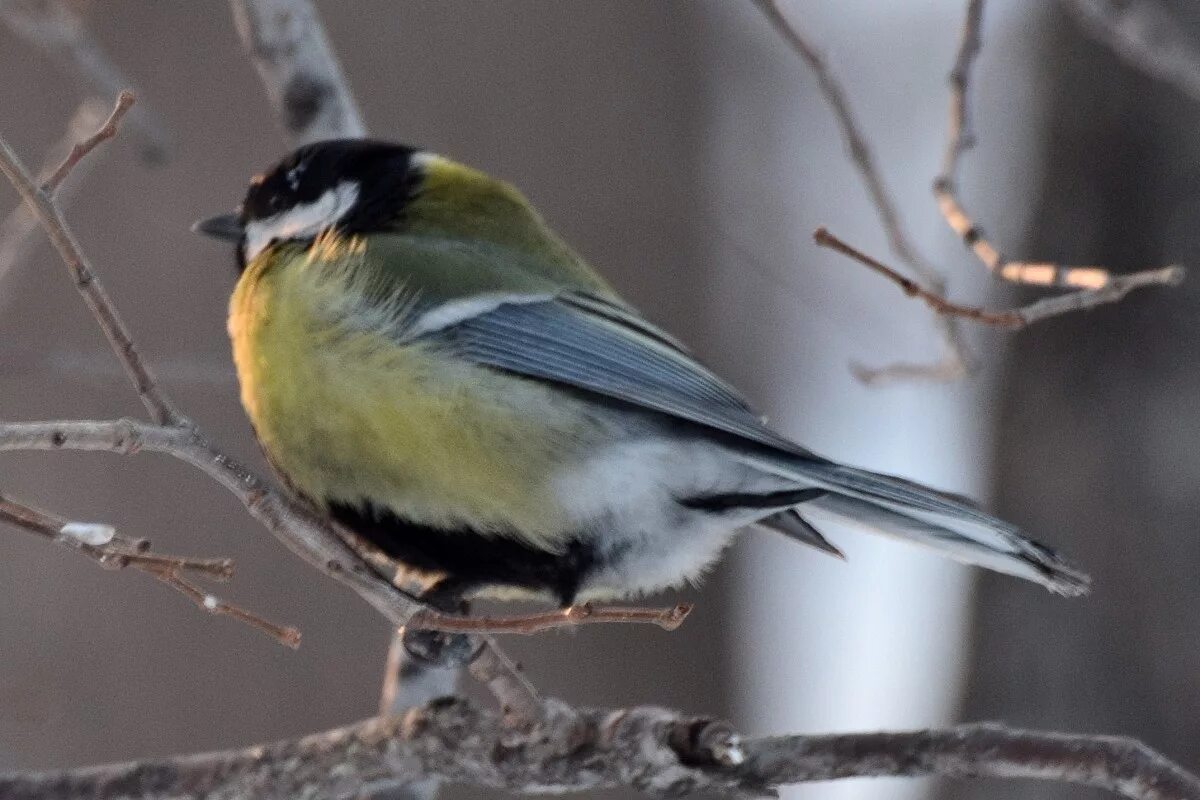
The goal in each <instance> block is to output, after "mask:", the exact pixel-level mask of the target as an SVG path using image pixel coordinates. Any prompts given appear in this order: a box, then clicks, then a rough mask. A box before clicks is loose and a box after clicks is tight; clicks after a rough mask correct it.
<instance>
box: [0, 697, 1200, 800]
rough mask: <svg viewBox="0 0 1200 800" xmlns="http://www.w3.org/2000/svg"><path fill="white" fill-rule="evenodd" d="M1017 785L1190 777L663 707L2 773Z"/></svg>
mask: <svg viewBox="0 0 1200 800" xmlns="http://www.w3.org/2000/svg"><path fill="white" fill-rule="evenodd" d="M885 776H887V777H923V776H942V777H948V778H955V779H963V778H1009V779H1012V778H1021V779H1033V780H1043V781H1055V782H1060V783H1069V784H1076V785H1081V786H1091V787H1096V788H1100V789H1106V790H1108V791H1111V792H1115V793H1117V794H1120V795H1122V796H1124V797H1128V798H1131V800H1196V799H1197V798H1200V780H1198V779H1197V778H1196V776H1194V775H1192V774H1190V773H1189V772H1187V771H1186V770H1184V769H1182V768H1181V767H1180V766H1178V765H1177V764H1175V763H1173V762H1171V761H1170V760H1168V759H1167V758H1165V757H1164V756H1162V755H1161V754H1159V753H1157V752H1155V751H1154V750H1151V749H1150V748H1148V747H1146V746H1145V745H1143V744H1141V743H1140V742H1137V741H1135V740H1133V739H1126V738H1119V737H1107V736H1079V735H1070V734H1061V733H1046V732H1042V731H1030V730H1019V729H1013V728H1006V727H1003V726H1000V725H962V726H959V727H954V728H943V729H930V730H919V731H899V732H884V733H850V734H833V735H818V736H805V735H793V736H772V737H763V738H744V737H741V736H739V735H738V734H737V733H736V732H735V731H734V730H733V729H732V728H731V727H730V726H729V725H728V724H726V723H724V722H721V721H715V720H711V719H704V718H695V717H687V716H684V715H682V714H679V713H678V712H673V711H669V710H666V709H662V708H652V707H638V708H624V709H575V708H571V707H569V706H567V705H566V704H564V703H561V702H558V701H554V700H551V701H547V702H546V703H544V704H542V706H541V710H540V713H539V715H538V716H537V717H536V718H535V720H534V722H533V724H530V725H527V726H523V727H514V726H513V725H512V724H511V723H510V720H509V719H508V718H506V716H505V715H502V714H497V713H494V712H490V711H486V710H483V709H481V708H479V707H478V706H476V705H474V704H471V703H469V702H467V701H465V700H456V699H450V698H442V699H440V700H438V701H435V702H433V703H430V704H429V705H427V706H425V707H423V708H417V709H413V710H411V711H409V712H408V713H405V714H402V715H395V716H384V717H377V718H375V719H370V720H366V721H364V722H360V723H358V724H355V725H350V726H347V727H344V728H338V729H335V730H331V731H326V732H323V733H318V734H313V735H310V736H305V737H303V738H300V739H293V740H289V741H284V742H277V743H275V744H269V745H258V746H255V747H251V748H246V749H242V750H229V751H224V752H216V753H203V754H196V755H188V756H178V757H174V758H168V759H162V760H157V761H142V762H131V763H125V764H112V765H108V766H100V767H87V768H82V769H72V770H65V771H60V772H51V773H41V774H38V773H16V774H9V775H0V796H3V797H4V798H5V800H44V798H46V797H55V798H57V799H58V800H83V798H87V800H165V799H166V798H188V799H189V800H200V799H201V798H204V799H205V800H215V799H216V798H231V797H254V798H256V800H285V798H286V799H287V800H291V798H296V797H338V798H349V797H363V796H365V795H367V794H369V793H371V792H375V791H380V790H386V789H387V788H389V787H393V786H398V785H401V784H409V783H412V782H415V781H422V780H442V781H451V782H455V783H462V784H469V785H473V786H478V787H481V788H485V789H490V790H493V791H507V792H516V793H521V794H539V795H540V794H544V793H546V792H548V791H551V792H554V793H564V792H582V791H596V790H600V789H613V788H624V789H634V790H637V791H640V792H643V793H646V794H650V795H658V796H670V797H679V796H685V795H695V794H705V795H708V796H713V795H715V796H724V795H728V794H731V793H736V794H737V795H739V796H746V795H760V794H770V793H772V790H773V789H774V788H775V787H779V786H784V785H788V784H794V783H807V782H813V781H827V780H838V779H843V778H854V777H885Z"/></svg>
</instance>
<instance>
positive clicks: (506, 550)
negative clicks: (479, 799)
mask: <svg viewBox="0 0 1200 800" xmlns="http://www.w3.org/2000/svg"><path fill="white" fill-rule="evenodd" d="M194 230H196V231H197V232H200V233H203V234H207V235H209V236H214V237H217V238H218V239H223V240H227V241H229V242H232V243H233V244H234V246H235V251H236V267H237V271H238V277H237V281H236V285H235V287H234V289H233V292H232V297H231V299H230V305H229V317H228V330H229V336H230V339H231V343H232V351H233V360H234V363H235V366H236V371H237V375H238V380H239V384H240V391H241V401H242V404H243V406H244V408H245V411H246V413H247V415H248V417H249V420H250V422H251V424H252V426H253V429H254V432H255V435H256V437H257V439H258V442H259V444H260V446H261V448H262V450H263V452H264V454H265V456H266V459H267V461H268V462H269V463H270V464H271V466H272V467H273V469H274V470H275V471H276V473H277V474H278V475H279V476H280V478H281V480H282V482H283V483H284V484H285V485H286V486H287V487H288V489H289V490H290V491H292V492H293V493H295V494H296V495H298V496H299V497H300V498H301V499H303V500H305V501H306V502H308V503H309V504H311V505H312V506H313V507H315V508H316V509H318V510H319V511H320V512H322V513H324V514H327V515H328V517H329V518H331V519H332V520H335V521H336V522H337V523H339V524H340V525H342V526H345V527H346V528H347V529H349V530H351V531H353V532H354V533H355V534H356V535H358V536H360V537H362V538H363V539H365V540H366V541H368V542H370V543H371V544H372V545H373V546H374V547H376V548H378V549H379V550H380V551H382V552H383V553H384V554H385V555H386V556H388V557H389V558H390V559H392V560H393V561H394V562H395V563H396V564H397V565H399V567H400V568H401V569H402V570H403V571H405V573H406V574H408V575H410V576H413V577H414V578H415V579H417V580H419V581H420V584H421V585H422V586H423V587H424V593H423V595H422V596H423V597H424V598H425V599H427V601H428V602H430V603H432V604H434V605H436V606H438V607H444V608H456V607H464V604H465V603H467V602H469V601H470V600H474V599H476V598H487V599H495V600H508V599H535V600H543V601H547V602H550V603H553V604H556V605H559V606H562V607H568V606H571V605H574V604H578V603H584V602H592V601H615V600H621V599H627V598H637V597H641V596H644V595H647V594H649V593H653V592H657V591H660V590H665V589H670V588H675V587H680V586H682V585H684V584H686V583H688V582H694V581H696V580H698V579H699V578H701V577H702V576H703V575H704V574H705V572H706V570H708V569H709V568H710V567H711V565H713V564H714V563H715V562H716V561H717V560H718V559H719V557H720V555H721V553H722V552H723V551H724V549H725V548H726V547H727V546H728V544H729V543H730V542H731V540H732V539H733V537H734V536H735V534H736V533H737V532H738V531H739V530H741V529H743V528H746V527H749V526H751V525H753V524H758V525H760V526H762V527H765V528H768V529H772V530H774V531H778V532H780V533H782V534H784V535H786V536H788V537H791V538H792V539H795V540H797V541H799V542H801V543H803V544H806V545H810V546H812V547H815V548H817V549H818V550H821V551H824V552H826V553H830V554H832V555H835V556H841V551H840V550H839V548H837V547H836V546H835V545H834V544H832V543H831V542H830V540H829V539H828V538H827V537H826V535H825V534H824V533H823V531H822V529H821V528H819V527H818V525H820V526H821V527H822V528H823V527H824V526H825V525H827V524H828V523H829V522H831V521H833V522H839V523H848V525H849V527H851V528H859V529H866V530H869V531H873V532H877V533H883V534H888V535H891V536H893V537H898V538H900V539H904V540H908V541H911V542H915V543H917V544H921V545H925V546H928V547H931V548H933V549H934V550H935V551H937V552H939V553H942V554H944V555H946V556H949V557H950V558H953V559H956V560H958V561H961V562H965V563H967V564H973V565H978V566H981V567H984V568H988V569H991V570H994V571H997V572H1001V573H1007V574H1009V575H1013V576H1017V577H1020V578H1025V579H1028V580H1030V581H1033V582H1035V583H1038V584H1041V585H1042V586H1044V587H1046V588H1048V589H1049V590H1051V591H1052V592H1055V593H1058V594H1062V595H1079V594H1083V593H1085V592H1086V591H1087V590H1088V586H1089V582H1090V579H1089V578H1088V576H1087V575H1086V574H1085V573H1083V572H1081V571H1079V570H1078V569H1076V568H1074V567H1072V566H1071V565H1070V564H1068V563H1067V562H1066V561H1065V560H1064V559H1062V558H1061V557H1060V556H1059V555H1057V554H1056V553H1055V552H1054V551H1053V550H1051V549H1050V548H1048V547H1046V546H1044V545H1042V544H1038V543H1037V542H1035V541H1033V540H1031V539H1030V538H1028V537H1027V536H1026V535H1025V534H1024V533H1022V531H1021V530H1019V529H1018V528H1017V527H1015V526H1014V525H1011V524H1009V523H1007V522H1005V521H1003V520H1001V519H999V518H997V517H995V516H992V515H991V514H989V513H987V512H985V511H983V510H982V509H981V508H980V507H979V506H978V505H976V504H975V503H974V502H972V501H970V500H968V499H966V498H964V497H962V496H959V495H955V494H951V493H948V492H943V491H939V490H936V489H932V488H929V487H926V486H923V485H921V484H919V483H916V482H913V481H911V480H907V479H904V478H900V477H895V476H891V475H885V474H880V473H876V472H872V471H869V470H866V469H862V468H858V467H854V466H848V465H845V464H841V463H839V462H837V461H834V460H831V459H829V458H826V457H824V456H821V455H818V454H816V453H814V452H812V451H810V450H808V449H806V448H804V447H802V446H800V445H799V444H797V443H795V442H793V441H791V440H790V439H789V438H787V437H785V436H783V435H781V434H779V433H777V432H776V431H775V430H774V429H772V428H771V427H770V426H769V425H768V424H767V423H766V422H765V421H764V418H763V417H762V416H761V415H760V414H758V413H757V412H756V411H754V410H753V408H752V407H751V406H750V404H749V403H748V402H747V401H746V400H745V399H744V398H743V397H742V395H741V394H740V393H739V392H738V391H737V390H735V389H734V388H733V387H731V386H730V385H729V384H728V383H726V382H725V381H723V380H722V379H721V378H719V377H718V376H717V375H715V374H714V373H713V372H712V371H711V370H709V369H708V368H707V367H705V366H704V365H703V364H702V363H701V362H700V361H699V360H698V359H697V358H696V357H695V356H693V355H692V354H691V352H690V351H689V350H688V349H687V348H686V347H685V346H684V345H683V344H682V343H681V342H680V341H679V340H677V339H676V338H675V337H673V336H671V335H670V334H668V333H666V332H665V331H663V330H662V329H660V328H659V327H657V326H655V325H653V324H651V323H650V322H649V321H647V319H646V318H645V317H643V316H642V315H641V314H640V313H639V312H638V311H637V310H635V309H634V307H633V306H631V305H630V304H629V303H627V302H626V301H625V300H623V299H622V298H621V297H620V295H618V294H617V292H616V291H615V290H614V289H613V288H612V287H611V286H610V285H609V283H608V282H607V281H605V280H604V279H603V278H602V277H600V275H599V274H598V273H597V272H596V271H595V270H593V269H592V267H591V266H589V264H588V263H587V262H586V261H585V260H584V259H583V258H582V257H581V256H580V255H578V254H577V253H576V252H575V250H573V249H572V248H571V247H570V246H569V245H568V244H567V243H566V242H565V241H564V240H563V239H562V238H561V237H560V236H559V235H557V234H556V233H555V232H554V231H553V230H552V229H551V228H550V226H549V225H548V224H547V223H546V221H545V220H544V219H543V218H542V216H541V215H540V214H539V213H538V211H537V210H536V209H535V208H534V207H533V206H532V204H531V203H530V202H529V201H528V200H527V199H526V197H525V196H524V195H523V194H522V193H521V192H520V191H519V190H517V189H516V188H515V187H514V186H512V185H511V184H509V183H507V182H505V181H502V180H498V179H495V178H492V177H490V176H489V175H488V174H486V173H484V172H482V171H480V170H477V169H474V168H472V167H470V166H467V165H465V164H462V163H459V162H457V161H455V160H452V159H450V158H447V157H444V156H441V155H438V154H435V153H433V152H429V151H427V150H422V149H418V148H413V147H409V146H405V145H400V144H393V143H390V142H386V141H377V140H367V139H346V140H328V141H320V142H316V143H313V144H309V145H306V146H304V147H301V148H299V149H297V150H295V151H294V152H292V153H290V154H289V155H287V156H286V157H285V158H283V160H282V161H280V162H278V163H277V164H276V165H274V166H272V167H271V168H270V169H268V170H267V171H266V172H263V173H261V174H260V175H258V176H256V177H254V178H253V179H252V180H251V182H250V185H249V188H248V189H247V190H246V193H245V196H244V199H243V200H242V202H241V204H240V206H238V208H237V209H236V211H235V212H233V213H229V214H222V215H218V216H215V217H212V218H209V219H206V220H203V221H201V222H198V223H196V225H195V226H194Z"/></svg>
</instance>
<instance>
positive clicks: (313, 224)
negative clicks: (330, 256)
mask: <svg viewBox="0 0 1200 800" xmlns="http://www.w3.org/2000/svg"><path fill="white" fill-rule="evenodd" d="M356 200H358V184H357V183H355V182H353V181H345V182H342V183H339V184H338V185H337V186H336V187H334V188H333V189H330V190H329V191H327V192H325V194H323V195H321V196H320V197H318V198H317V199H316V200H314V201H312V202H311V203H302V204H300V205H296V206H292V207H291V208H289V209H287V210H286V211H281V212H279V213H278V214H276V215H275V216H273V217H267V218H266V219H259V220H254V221H252V222H248V223H246V260H247V261H251V260H253V259H254V257H255V256H257V255H258V254H259V253H261V252H262V251H263V250H264V249H265V248H266V247H267V245H269V244H270V243H271V242H273V241H277V240H286V239H311V238H313V237H314V236H316V235H317V234H318V233H320V232H321V231H323V230H325V229H327V228H331V227H333V226H334V225H336V224H337V223H338V222H339V221H341V219H342V217H344V216H345V215H346V213H347V212H349V211H350V209H351V208H353V207H354V203H355V201H356Z"/></svg>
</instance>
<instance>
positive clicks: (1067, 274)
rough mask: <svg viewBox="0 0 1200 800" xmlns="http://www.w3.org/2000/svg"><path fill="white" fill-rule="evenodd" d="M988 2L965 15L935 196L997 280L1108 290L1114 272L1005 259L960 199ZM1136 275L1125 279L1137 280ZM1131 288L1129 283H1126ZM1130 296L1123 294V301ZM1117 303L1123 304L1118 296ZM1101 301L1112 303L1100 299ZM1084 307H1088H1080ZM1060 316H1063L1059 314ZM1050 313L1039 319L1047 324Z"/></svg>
mask: <svg viewBox="0 0 1200 800" xmlns="http://www.w3.org/2000/svg"><path fill="white" fill-rule="evenodd" d="M983 10H984V0H968V2H967V9H966V15H965V18H964V21H963V28H962V33H961V36H960V40H959V47H958V53H957V55H956V56H955V59H954V68H953V69H952V70H951V72H950V110H949V115H948V123H947V127H948V132H947V138H946V150H945V152H944V154H943V156H942V167H941V171H940V172H939V173H938V175H937V177H936V178H935V179H934V182H933V194H934V197H935V198H936V199H937V204H938V209H939V210H940V211H941V213H942V216H943V217H944V218H945V220H946V223H947V224H948V225H949V226H950V228H951V229H952V230H953V231H954V232H955V233H957V234H958V236H959V237H960V238H961V239H962V240H963V243H964V244H966V246H967V247H968V248H969V249H970V250H971V252H973V253H974V254H975V257H976V258H977V259H979V262H980V263H982V264H983V266H984V267H985V268H986V269H987V270H988V272H990V273H991V274H992V275H994V276H996V277H998V278H1001V279H1003V280H1006V281H1009V282H1011V283H1019V284H1026V285H1031V286H1045V287H1058V288H1066V289H1082V290H1084V291H1087V292H1098V291H1100V290H1102V289H1106V288H1109V286H1110V285H1111V284H1112V282H1113V281H1114V280H1116V279H1115V278H1114V277H1113V275H1112V274H1111V272H1110V271H1109V270H1107V269H1105V268H1104V267H1098V266H1083V267H1077V266H1064V265H1061V264H1056V263H1052V262H1046V261H1010V260H1009V259H1007V258H1005V257H1004V255H1003V254H1002V253H1001V251H1000V249H999V248H998V247H996V245H994V244H993V243H992V242H991V241H990V240H989V239H988V238H987V237H986V236H985V235H984V233H983V229H982V228H980V227H979V225H978V224H976V222H975V221H974V219H973V218H972V217H971V216H970V214H969V213H968V212H967V210H966V209H965V208H964V207H963V205H962V201H961V200H960V199H959V195H958V170H959V165H960V164H961V161H962V155H963V153H965V152H966V151H967V150H968V149H970V148H971V147H972V146H973V145H974V144H975V135H974V132H973V128H972V125H971V114H970V106H969V100H970V84H971V70H972V68H973V67H974V65H975V60H976V58H977V57H978V55H979V52H980V50H981V49H982V46H983V39H982V34H981V31H982V28H983ZM1138 276H1139V277H1137V278H1136V280H1135V281H1134V282H1135V283H1137V285H1151V284H1155V283H1158V284H1171V283H1177V282H1178V280H1179V277H1180V276H1181V272H1180V268H1178V267H1175V268H1170V267H1169V268H1166V269H1155V270H1147V271H1145V272H1143V273H1138ZM1132 277H1133V276H1126V278H1132ZM1124 283H1125V284H1126V285H1129V281H1128V280H1126V281H1125V282H1124ZM1127 291H1128V290H1126V292H1124V293H1121V295H1120V296H1124V294H1125V293H1127ZM1116 299H1120V298H1119V297H1117V298H1116ZM1099 302H1112V300H1101V301H1099ZM1080 303H1084V305H1080ZM1050 307H1051V308H1054V307H1061V308H1063V309H1064V310H1066V311H1071V310H1075V309H1077V308H1086V307H1088V306H1087V305H1086V300H1085V299H1084V298H1080V299H1079V300H1078V301H1072V302H1069V303H1066V304H1063V305H1061V306H1050ZM1060 313H1061V312H1060ZM1046 316H1051V314H1043V315H1042V316H1040V317H1038V318H1039V319H1044V318H1045V317H1046Z"/></svg>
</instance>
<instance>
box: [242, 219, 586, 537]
mask: <svg viewBox="0 0 1200 800" xmlns="http://www.w3.org/2000/svg"><path fill="white" fill-rule="evenodd" d="M370 246H371V245H369V244H364V243H363V242H361V241H352V240H347V241H342V242H338V241H336V240H331V239H330V238H329V237H323V239H322V240H321V241H318V242H317V243H315V244H314V245H313V246H312V248H311V249H308V250H306V249H303V248H289V249H287V250H285V251H283V252H280V251H275V252H273V253H271V254H270V257H260V258H257V259H255V260H254V261H252V262H251V263H250V264H249V265H248V266H247V269H246V270H245V272H244V273H243V275H242V277H241V279H240V280H239V281H238V285H237V287H236V289H235V291H234V294H233V297H232V300H231V303H230V315H229V334H230V337H231V339H232V341H233V355H234V361H235V363H236V366H237V371H238V377H239V380H240V382H241V391H242V402H243V404H244V406H245V408H246V411H247V413H248V414H249V416H250V419H251V422H252V423H253V425H254V428H255V431H256V432H257V434H258V437H259V439H260V441H261V443H262V446H263V448H264V450H265V451H266V453H267V455H268V457H269V458H270V459H271V461H272V463H273V464H274V466H275V467H276V468H277V469H278V470H279V471H280V472H281V473H282V474H283V475H284V476H285V477H286V479H287V480H288V482H289V483H290V484H291V485H292V486H293V487H294V488H295V489H297V490H298V491H300V492H302V493H304V494H305V495H306V496H308V497H310V498H313V499H314V500H316V501H318V502H322V501H342V502H347V503H352V504H354V503H359V502H361V501H364V500H369V501H371V502H372V503H373V504H375V505H376V506H379V507H386V508H389V509H391V510H392V511H394V512H395V513H397V514H402V515H404V517H405V518H406V519H409V520H412V521H414V522H418V523H422V524H428V525H434V526H438V527H445V528H448V529H452V530H453V529H460V528H462V527H465V526H469V527H471V528H473V529H475V530H477V531H481V532H485V533H488V532H490V533H501V532H503V533H506V534H507V535H513V534H516V535H519V536H521V537H523V538H525V539H526V540H528V541H529V542H530V543H531V544H535V545H538V546H541V547H544V548H547V549H553V548H554V547H555V542H554V537H555V535H556V534H561V533H562V531H563V530H564V529H565V520H564V518H563V514H562V511H561V509H560V508H559V507H558V504H557V502H556V501H555V499H554V497H553V496H552V493H551V491H550V485H549V482H550V480H551V479H552V477H553V476H554V474H555V473H556V471H557V469H558V467H559V461H560V458H561V456H562V452H561V449H560V446H559V445H561V444H562V443H564V442H568V441H571V442H578V441H579V440H580V439H581V438H587V437H589V436H592V435H594V434H595V431H592V430H590V429H589V425H588V423H587V420H588V416H587V415H586V414H581V413H579V411H578V410H576V411H574V412H572V411H571V410H570V409H569V406H572V405H574V404H575V403H574V401H572V400H570V399H568V398H564V397H563V396H561V395H560V394H559V393H555V392H554V391H553V390H551V389H549V388H547V387H544V386H541V385H538V384H536V383H532V382H529V381H523V380H520V379H515V378H509V377H506V376H503V375H500V374H498V373H495V372H491V373H489V374H488V375H487V376H486V377H487V380H483V378H484V375H483V374H482V373H483V371H484V370H483V368H481V367H476V366H472V365H469V364H467V363H465V362H461V361H455V360H451V359H447V358H437V357H434V356H433V354H431V353H430V352H429V350H428V349H427V346H425V345H420V344H407V345H401V344H398V343H397V341H396V337H395V332H394V331H393V330H388V329H384V328H382V327H371V326H370V325H368V326H367V327H365V328H359V327H357V326H353V325H351V324H348V323H353V322H354V316H353V315H352V314H350V315H346V314H336V313H331V311H333V310H335V309H339V308H344V306H345V305H346V303H348V302H353V298H354V297H355V296H356V295H358V294H359V293H360V292H362V291H363V290H364V287H363V286H361V285H359V283H358V281H359V280H360V279H361V276H362V275H363V274H364V273H363V271H362V270H361V263H360V262H361V259H363V258H364V257H367V258H369V256H370V254H369V253H368V252H366V250H367V249H368V248H369V247H370ZM398 293H399V290H398ZM397 313H403V309H402V308H399V309H397ZM360 321H361V320H360ZM556 409H557V410H559V412H561V413H556V412H555V410H556ZM502 521H503V522H502ZM502 528H503V531H501V529H502Z"/></svg>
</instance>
